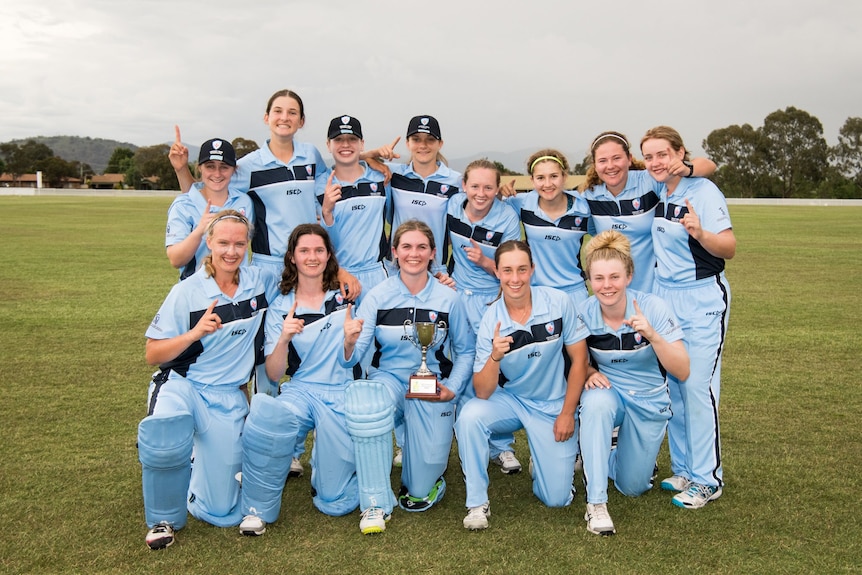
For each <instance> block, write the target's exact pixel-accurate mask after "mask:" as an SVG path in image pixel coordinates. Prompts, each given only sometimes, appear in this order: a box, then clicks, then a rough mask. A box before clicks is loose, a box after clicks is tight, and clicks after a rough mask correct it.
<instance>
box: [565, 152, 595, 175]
mask: <svg viewBox="0 0 862 575" xmlns="http://www.w3.org/2000/svg"><path fill="white" fill-rule="evenodd" d="M592 164H593V157H592V156H591V155H590V154H587V155H586V156H584V159H583V160H581V161H580V162H578V163H577V164H575V165H574V166H572V169H571V170H569V173H570V174H574V175H576V176H577V175H581V176H583V175H584V174H586V173H587V170H589V169H590V166H591V165H592Z"/></svg>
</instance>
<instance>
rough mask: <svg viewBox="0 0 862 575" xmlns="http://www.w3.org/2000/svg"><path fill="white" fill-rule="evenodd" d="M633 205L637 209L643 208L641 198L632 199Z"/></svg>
mask: <svg viewBox="0 0 862 575" xmlns="http://www.w3.org/2000/svg"><path fill="white" fill-rule="evenodd" d="M632 207H633V208H634V209H636V210H639V209H641V201H640V199H636V200H632Z"/></svg>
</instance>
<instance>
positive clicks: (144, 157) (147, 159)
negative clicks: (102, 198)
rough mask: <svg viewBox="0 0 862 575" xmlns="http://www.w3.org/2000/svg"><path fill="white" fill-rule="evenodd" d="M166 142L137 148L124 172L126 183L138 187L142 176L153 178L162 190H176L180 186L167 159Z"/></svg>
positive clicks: (167, 147)
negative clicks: (128, 167) (129, 165)
mask: <svg viewBox="0 0 862 575" xmlns="http://www.w3.org/2000/svg"><path fill="white" fill-rule="evenodd" d="M169 149H170V146H168V145H167V144H158V145H156V146H146V147H144V148H138V150H137V151H136V152H135V155H134V158H133V165H132V167H131V168H130V169H129V170H127V171H126V172H125V174H126V184H127V185H129V186H130V187H133V188H139V187H140V185H141V180H143V179H144V178H151V177H152V178H155V179H156V181H157V184H156V186H157V187H159V188H161V189H163V190H178V189H179V188H180V186H179V182H178V181H177V176H176V174H175V173H174V169H173V167H171V162H170V160H168V150H169Z"/></svg>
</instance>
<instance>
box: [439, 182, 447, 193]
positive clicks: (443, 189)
mask: <svg viewBox="0 0 862 575" xmlns="http://www.w3.org/2000/svg"><path fill="white" fill-rule="evenodd" d="M440 191H441V192H443V193H444V194H445V193H446V192H448V191H449V186H447V185H446V184H443V185H442V186H440Z"/></svg>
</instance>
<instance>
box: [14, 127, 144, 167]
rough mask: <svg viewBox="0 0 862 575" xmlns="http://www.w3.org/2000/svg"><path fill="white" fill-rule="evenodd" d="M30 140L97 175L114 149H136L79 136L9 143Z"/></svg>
mask: <svg viewBox="0 0 862 575" xmlns="http://www.w3.org/2000/svg"><path fill="white" fill-rule="evenodd" d="M30 140H35V141H36V142H38V143H40V144H45V145H46V146H48V147H49V148H51V150H52V151H53V152H54V155H55V156H58V157H60V158H63V159H64V160H66V161H67V162H73V161H76V160H77V161H79V162H81V163H84V164H89V165H90V167H91V168H93V170H94V171H95V172H96V173H97V174H101V173H102V172H104V171H105V168H106V167H107V165H108V160H110V159H111V154H113V153H114V150H115V149H116V148H128V149H130V150H132V151H135V150H137V149H138V146H136V145H134V144H130V143H128V142H118V141H116V140H105V139H104V138H89V137H86V138H85V137H81V136H36V137H33V138H22V139H19V140H12V141H11V143H13V144H19V145H20V144H24V143H26V142H28V141H30Z"/></svg>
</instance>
